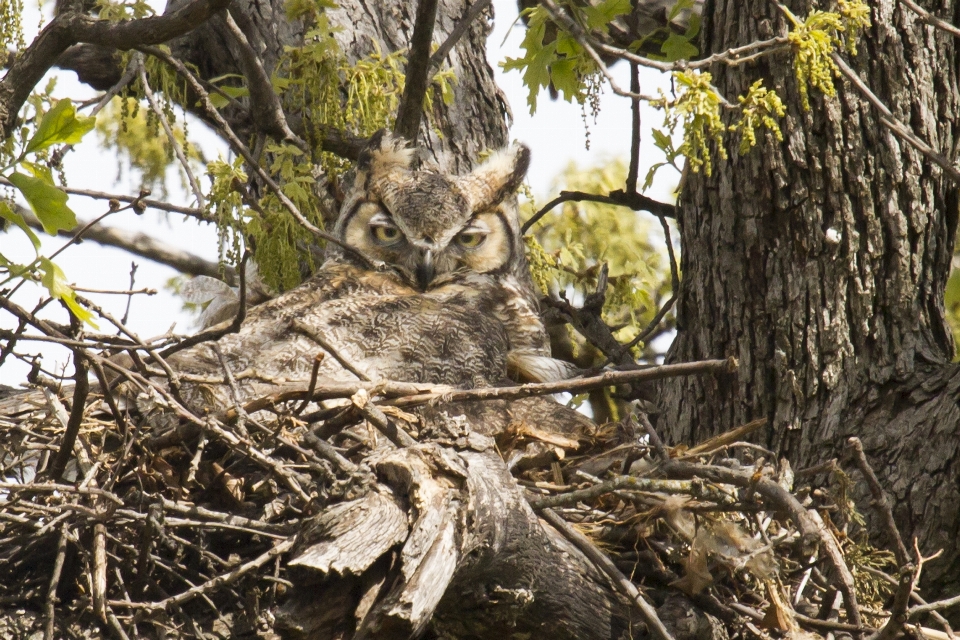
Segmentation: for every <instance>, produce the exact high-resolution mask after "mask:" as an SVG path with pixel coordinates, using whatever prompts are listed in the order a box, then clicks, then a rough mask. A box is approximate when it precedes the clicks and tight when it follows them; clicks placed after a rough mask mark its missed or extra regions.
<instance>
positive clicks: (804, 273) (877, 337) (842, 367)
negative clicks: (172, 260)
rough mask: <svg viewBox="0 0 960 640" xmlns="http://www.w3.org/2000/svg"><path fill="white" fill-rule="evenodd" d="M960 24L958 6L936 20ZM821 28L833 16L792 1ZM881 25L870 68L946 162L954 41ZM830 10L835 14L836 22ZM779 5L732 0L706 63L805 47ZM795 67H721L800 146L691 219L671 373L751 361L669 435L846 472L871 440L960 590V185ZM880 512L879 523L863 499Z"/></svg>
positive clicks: (871, 450)
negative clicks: (740, 431)
mask: <svg viewBox="0 0 960 640" xmlns="http://www.w3.org/2000/svg"><path fill="white" fill-rule="evenodd" d="M926 4H928V5H930V7H929V9H930V10H931V11H935V12H936V15H938V16H940V17H942V18H944V19H945V20H948V21H950V22H956V21H957V18H958V17H960V16H958V10H957V7H956V5H955V3H953V2H945V3H942V4H938V5H937V6H936V7H933V6H932V3H926ZM790 5H791V7H790V8H791V10H792V11H793V13H794V14H795V15H797V16H799V17H800V19H801V20H803V18H804V17H805V16H806V14H807V13H808V12H809V11H811V10H812V9H813V8H815V5H814V3H811V2H806V1H803V2H799V1H795V2H791V3H790ZM870 6H871V11H872V16H871V18H872V22H873V25H872V26H871V27H870V28H868V29H867V30H866V31H865V32H864V34H863V35H862V37H861V38H860V39H859V40H858V43H857V44H858V48H859V55H858V56H856V57H851V56H849V55H847V54H846V53H845V52H841V54H842V55H844V57H846V58H847V59H849V61H850V65H851V66H853V67H854V69H855V71H856V72H857V73H858V74H859V76H860V77H861V78H862V79H863V81H864V82H865V83H866V84H867V85H868V86H870V87H871V88H872V90H873V91H874V93H876V94H877V95H878V96H879V97H880V99H881V100H882V101H883V102H884V103H885V104H886V105H887V106H888V107H889V108H890V109H891V111H892V112H893V113H894V115H895V116H896V118H897V119H898V120H899V121H900V122H902V123H905V124H906V125H907V126H908V127H909V128H911V129H912V130H913V131H914V132H915V133H916V134H917V135H918V136H919V137H920V138H921V139H923V140H925V141H926V142H927V143H928V144H929V145H930V146H931V147H932V148H933V149H934V150H935V151H936V152H937V153H940V154H942V155H944V156H945V157H947V158H950V159H953V158H954V157H955V154H954V145H956V144H957V135H956V131H957V127H958V125H960V121H958V105H957V104H956V100H957V95H960V93H958V86H957V84H958V78H957V72H958V68H957V67H958V64H957V51H956V45H955V42H954V39H953V37H952V36H950V35H948V34H946V33H944V32H942V31H938V30H935V29H934V28H933V27H930V26H927V25H924V24H922V23H921V22H920V21H919V20H918V19H917V16H916V15H915V14H913V13H912V12H911V11H910V10H909V9H908V8H907V7H906V6H904V5H903V4H901V3H897V2H893V1H891V0H882V1H880V2H875V3H870ZM824 8H825V9H829V7H824ZM788 27H789V25H788V23H787V21H786V19H785V18H784V17H783V15H782V14H780V12H779V10H778V8H777V6H776V4H774V3H771V2H767V1H766V0H747V1H745V2H743V1H737V2H734V1H732V0H714V1H712V2H708V3H707V4H706V7H705V9H704V14H703V46H702V51H703V53H704V54H705V55H707V54H710V53H714V52H719V51H724V50H726V49H729V48H731V47H735V46H739V45H744V44H747V43H749V42H753V41H755V40H760V39H765V38H769V37H771V36H773V35H779V34H782V33H785V32H786V30H787V29H788ZM792 63H793V56H792V55H789V54H778V55H775V56H771V57H766V58H762V59H761V60H760V61H758V62H757V63H755V64H752V65H744V66H740V67H734V68H725V67H723V68H721V67H717V68H714V69H712V71H713V72H714V73H715V80H716V86H717V87H718V88H719V89H720V91H721V93H723V94H724V95H725V96H727V97H728V98H732V97H734V96H736V95H739V94H744V93H746V90H747V88H748V86H749V85H750V84H751V83H752V82H754V81H755V80H756V79H757V78H760V77H762V78H764V80H765V86H767V87H773V88H775V89H776V90H777V92H778V93H779V94H780V95H781V96H782V97H783V98H784V102H785V104H787V105H788V111H787V115H786V118H784V119H783V120H782V123H781V126H782V128H783V135H784V140H783V142H782V143H781V142H777V141H776V140H775V139H774V138H773V136H771V135H769V134H767V135H765V136H764V137H763V138H764V139H763V141H762V143H761V144H759V145H758V148H757V149H755V150H753V151H751V152H750V153H748V154H747V155H745V156H739V155H737V154H736V147H735V145H734V143H733V142H731V144H730V148H729V149H728V150H729V152H730V156H731V157H730V160H729V161H718V162H717V163H716V167H715V170H714V173H713V175H712V176H706V175H703V174H690V175H689V176H688V179H687V181H686V184H685V186H684V187H683V190H682V194H681V197H680V203H679V210H678V225H679V227H680V233H681V242H682V246H683V257H682V264H681V270H682V273H683V282H682V285H681V289H680V293H679V303H678V311H677V313H678V323H677V324H678V335H677V339H676V341H675V343H674V345H673V346H672V348H671V351H670V356H669V359H670V360H671V361H686V360H697V359H701V358H717V357H725V356H735V357H736V358H738V359H739V361H740V375H739V379H729V381H728V379H724V380H721V379H713V378H710V379H707V378H681V379H674V380H669V381H666V382H665V383H664V384H663V385H662V387H661V404H662V411H663V412H662V414H661V416H660V421H659V425H660V429H661V430H662V431H663V432H664V433H665V434H666V435H667V436H668V438H669V439H671V440H672V441H674V442H694V441H698V440H701V439H702V438H705V437H708V436H711V435H715V434H717V433H719V432H722V431H724V430H727V429H729V428H731V427H734V426H737V425H739V424H742V423H744V422H747V421H749V420H752V419H755V418H760V417H766V418H768V419H769V423H768V427H767V430H766V432H765V433H764V434H763V435H761V436H760V438H761V439H763V440H764V441H765V442H764V444H765V445H766V446H767V447H769V448H771V449H773V450H775V451H777V452H778V453H779V454H780V455H782V456H786V457H788V458H789V459H790V460H791V461H792V462H793V463H794V466H795V468H803V467H807V466H810V465H812V464H815V463H817V462H821V461H823V460H825V459H829V458H831V457H835V456H840V455H841V452H842V450H843V448H844V445H845V442H846V439H847V438H848V437H850V436H859V437H860V438H862V439H863V441H864V446H865V449H866V453H867V456H868V458H869V459H870V460H871V462H872V464H873V465H874V466H875V468H876V469H877V471H878V475H879V476H880V478H881V481H882V482H883V483H884V485H885V487H886V488H887V490H888V491H889V492H890V493H891V494H892V496H893V503H894V505H895V514H896V516H897V519H898V522H899V524H900V525H901V527H902V528H903V530H904V533H905V534H908V535H916V536H919V541H920V545H921V549H923V550H924V551H925V552H927V553H929V552H931V551H934V550H936V549H938V548H945V549H946V554H945V557H944V558H943V559H941V560H938V561H937V562H934V563H932V564H930V565H928V566H927V567H925V569H924V575H925V577H926V578H927V579H928V580H929V581H930V582H931V583H935V584H937V586H938V587H940V588H948V589H953V590H956V588H957V587H958V586H960V565H958V562H960V560H958V546H957V540H958V536H957V532H958V530H960V510H958V503H960V468H958V465H957V463H958V461H960V455H958V454H960V451H958V439H957V437H956V436H957V430H958V426H960V409H958V405H957V399H958V388H960V373H958V369H957V367H956V366H954V365H952V364H950V360H951V357H952V355H953V343H952V338H951V335H950V332H949V330H948V329H947V327H946V326H945V322H944V313H943V292H944V287H945V284H946V281H947V276H948V271H949V268H950V260H951V255H952V250H953V243H954V237H955V233H956V228H957V214H958V198H957V185H956V184H955V183H953V182H952V181H951V180H950V178H949V177H946V176H944V175H943V172H942V171H941V170H940V169H939V168H938V167H937V166H936V165H935V164H934V163H933V162H932V161H931V160H929V159H928V158H927V157H925V156H924V155H922V154H921V153H920V152H918V151H917V150H916V149H915V148H913V147H911V146H910V145H909V144H908V143H907V142H905V141H904V140H902V139H900V138H898V137H896V136H895V135H893V134H892V133H891V132H890V131H889V130H888V129H886V128H884V126H883V125H882V124H881V122H880V119H879V114H878V113H877V111H876V110H875V109H874V108H873V107H871V106H870V105H869V104H868V103H867V102H866V101H865V100H864V99H863V97H862V96H861V95H860V94H859V93H858V91H857V90H856V89H855V88H854V87H852V86H851V85H850V84H849V83H848V82H846V81H845V80H844V81H841V80H840V79H839V78H838V79H836V86H837V96H836V97H835V98H829V97H825V96H823V95H822V94H820V93H819V92H817V91H816V90H815V89H811V107H812V108H811V110H810V111H807V112H805V111H803V109H802V107H801V106H800V99H799V93H798V86H797V81H796V78H795V76H794V73H793V69H792ZM860 509H861V511H864V512H867V510H868V509H869V507H868V506H867V504H866V502H865V501H862V502H861V505H860Z"/></svg>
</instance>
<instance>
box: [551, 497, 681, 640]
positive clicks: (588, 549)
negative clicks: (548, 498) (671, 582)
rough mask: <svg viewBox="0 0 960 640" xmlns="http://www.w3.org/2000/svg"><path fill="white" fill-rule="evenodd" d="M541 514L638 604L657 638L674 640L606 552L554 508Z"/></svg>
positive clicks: (623, 592) (651, 608)
mask: <svg viewBox="0 0 960 640" xmlns="http://www.w3.org/2000/svg"><path fill="white" fill-rule="evenodd" d="M540 515H541V516H542V517H543V519H544V520H546V521H547V522H549V523H550V525H551V526H553V528H554V529H556V530H557V531H559V532H560V533H561V534H562V535H563V537H565V538H566V539H567V540H569V541H570V542H572V543H573V544H574V545H576V547H577V548H578V549H580V551H582V552H583V554H584V555H585V556H587V558H588V559H589V560H590V561H591V562H592V563H593V564H595V565H596V566H597V567H598V568H599V569H601V570H602V571H603V572H604V573H606V574H607V575H608V576H609V577H610V579H611V581H612V582H613V585H614V586H615V587H616V588H617V591H619V592H620V593H622V594H623V595H625V596H626V597H627V598H629V599H630V600H631V601H632V602H633V603H634V604H635V605H637V609H638V610H639V611H640V614H641V615H642V616H643V619H644V622H646V623H647V628H648V629H649V630H650V631H651V632H652V634H653V636H654V637H655V638H658V639H659V640H673V636H671V635H670V632H669V631H667V628H666V627H665V626H663V622H661V621H660V618H659V616H657V611H656V609H654V608H653V606H652V605H650V604H649V603H648V602H647V601H646V600H645V599H644V598H643V596H642V595H641V594H640V591H639V589H637V587H636V586H635V585H634V584H633V583H632V582H631V581H630V579H629V578H627V577H626V576H625V575H623V573H622V572H621V571H620V570H619V569H617V566H616V565H615V564H613V561H612V560H610V558H608V557H607V555H606V554H605V553H603V552H602V551H600V549H598V548H597V547H596V545H595V544H593V542H591V541H590V539H589V538H588V537H587V536H585V535H583V534H582V533H580V532H579V531H577V530H576V529H575V528H573V527H572V526H570V524H568V523H567V521H566V520H564V519H563V518H561V517H560V516H559V515H557V514H556V513H555V512H554V511H553V510H552V509H546V508H544V509H541V510H540Z"/></svg>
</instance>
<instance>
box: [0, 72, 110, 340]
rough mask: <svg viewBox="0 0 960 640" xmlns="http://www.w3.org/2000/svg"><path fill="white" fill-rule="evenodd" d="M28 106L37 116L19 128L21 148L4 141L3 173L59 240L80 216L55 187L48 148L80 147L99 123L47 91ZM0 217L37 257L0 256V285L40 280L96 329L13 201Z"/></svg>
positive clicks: (0, 204) (1, 204)
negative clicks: (20, 259) (22, 260)
mask: <svg viewBox="0 0 960 640" xmlns="http://www.w3.org/2000/svg"><path fill="white" fill-rule="evenodd" d="M48 89H52V86H48ZM30 104H31V105H32V106H33V108H34V110H35V114H34V117H33V118H32V121H30V122H28V123H27V124H25V125H24V127H22V128H21V129H20V132H19V136H18V137H19V138H20V142H21V144H19V145H17V144H16V142H15V141H14V138H13V137H11V138H9V139H8V140H6V141H5V143H4V148H3V167H2V168H0V174H2V176H3V177H4V178H6V179H7V180H8V181H9V182H10V184H11V185H12V186H13V188H14V189H16V190H17V191H18V192H19V193H20V195H21V196H22V197H23V198H24V200H26V201H27V203H28V204H29V205H30V208H31V209H32V210H33V213H34V214H35V215H36V216H37V219H38V220H39V221H40V224H41V225H42V226H43V230H44V231H46V232H47V233H48V234H50V235H56V234H57V232H58V231H60V230H64V229H72V228H73V227H75V226H76V225H77V216H76V215H75V214H74V212H73V210H71V209H70V207H68V206H67V199H68V196H67V194H66V192H65V191H64V190H63V189H61V188H60V187H59V186H58V185H57V183H56V181H55V179H54V176H53V170H52V169H51V167H50V164H49V163H48V162H45V161H46V160H47V159H48V155H49V149H50V147H52V146H53V145H56V144H67V145H73V144H77V143H78V142H80V140H81V139H82V138H83V136H84V135H85V134H86V133H87V132H89V131H90V130H91V129H93V127H94V123H95V121H94V118H90V117H86V116H81V115H78V114H77V110H76V107H75V106H74V105H73V103H72V102H71V101H70V100H67V99H63V100H58V101H55V102H51V101H49V91H48V92H47V93H46V95H45V96H34V97H33V98H32V99H31V100H30ZM47 105H49V108H47ZM30 125H33V126H30ZM21 169H22V170H24V171H25V172H24V171H21ZM0 218H3V219H4V220H6V221H7V222H9V223H12V224H14V225H15V226H17V227H18V228H19V229H20V230H21V231H22V232H23V233H24V234H25V235H26V236H27V237H28V238H29V239H30V243H31V244H32V245H33V250H34V254H35V258H34V260H33V261H32V262H30V263H29V264H25V265H21V264H16V263H14V262H12V261H10V260H9V259H8V258H7V257H5V256H4V255H3V254H2V253H0V274H3V273H6V278H5V279H4V280H3V281H2V282H0V285H3V284H6V283H8V282H11V281H13V280H21V281H23V280H33V281H39V282H40V283H41V284H42V285H43V286H44V287H46V289H47V291H49V293H50V295H51V296H52V297H53V298H55V299H57V300H60V301H61V302H63V303H64V304H65V305H66V306H67V308H69V309H70V311H71V313H73V315H74V316H76V317H77V318H78V319H80V320H82V321H86V322H90V323H91V324H92V318H93V314H92V313H91V312H90V311H89V310H88V309H86V308H84V307H83V306H81V305H80V303H79V302H78V301H77V297H76V293H75V292H74V291H73V289H72V288H71V287H70V286H69V285H68V284H67V278H66V276H65V275H64V273H63V271H62V270H61V269H60V267H58V266H57V265H56V264H54V263H53V262H52V261H51V260H50V259H49V258H47V257H45V256H41V255H40V239H39V238H38V237H37V235H36V234H35V233H34V232H33V230H32V229H31V228H30V227H29V226H28V225H27V224H26V221H25V220H24V219H23V216H22V215H20V214H19V213H18V212H17V211H16V210H15V209H14V207H13V206H11V203H10V202H8V201H0Z"/></svg>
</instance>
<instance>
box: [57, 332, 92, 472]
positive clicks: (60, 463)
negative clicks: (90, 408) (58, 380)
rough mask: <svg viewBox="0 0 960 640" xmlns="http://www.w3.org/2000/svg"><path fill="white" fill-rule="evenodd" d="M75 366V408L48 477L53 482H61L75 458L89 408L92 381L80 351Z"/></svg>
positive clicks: (75, 352) (75, 358)
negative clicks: (68, 465)
mask: <svg viewBox="0 0 960 640" xmlns="http://www.w3.org/2000/svg"><path fill="white" fill-rule="evenodd" d="M73 366H74V367H75V368H76V374H75V375H74V381H75V383H76V384H75V386H74V389H73V406H72V407H71V408H70V420H69V421H68V422H67V424H66V429H65V430H64V433H63V439H62V440H61V441H60V449H59V450H58V451H57V456H56V457H55V458H54V459H53V463H52V464H51V465H50V471H49V472H48V477H49V478H50V480H52V481H53V482H59V481H60V478H61V477H63V472H64V471H65V470H66V468H67V462H68V461H69V460H70V458H71V457H72V456H73V447H74V445H76V443H77V435H78V434H79V433H80V425H81V424H82V423H83V412H84V410H85V409H86V408H87V407H86V403H87V392H88V391H90V381H89V380H88V379H87V362H86V359H85V358H84V357H83V355H82V353H81V352H80V351H79V350H77V351H74V352H73Z"/></svg>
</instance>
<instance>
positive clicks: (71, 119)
mask: <svg viewBox="0 0 960 640" xmlns="http://www.w3.org/2000/svg"><path fill="white" fill-rule="evenodd" d="M96 122H97V119H96V118H90V117H87V116H78V115H77V109H76V107H74V106H73V103H72V102H71V101H70V100H68V99H66V98H64V99H63V100H58V101H57V104H55V105H54V106H53V108H52V109H50V111H47V112H46V113H45V114H43V120H41V121H40V126H39V127H37V131H36V133H34V134H33V137H32V138H30V141H29V142H27V148H26V150H25V151H24V153H32V152H34V151H40V150H41V149H46V148H47V147H49V146H50V145H52V144H59V143H64V144H77V143H78V142H80V140H81V139H82V138H83V136H84V134H86V133H87V132H88V131H90V130H91V129H93V126H94V124H96Z"/></svg>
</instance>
